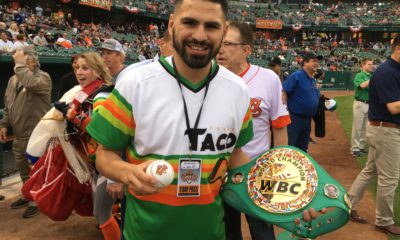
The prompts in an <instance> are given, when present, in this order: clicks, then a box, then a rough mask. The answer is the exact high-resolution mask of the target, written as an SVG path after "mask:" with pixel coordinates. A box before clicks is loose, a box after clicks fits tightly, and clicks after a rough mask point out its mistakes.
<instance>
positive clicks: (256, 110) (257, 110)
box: [250, 98, 262, 117]
mask: <svg viewBox="0 0 400 240" xmlns="http://www.w3.org/2000/svg"><path fill="white" fill-rule="evenodd" d="M260 105H261V99H259V98H252V99H251V101H250V111H251V116H252V117H258V116H260V115H261V113H262V109H261V107H260Z"/></svg>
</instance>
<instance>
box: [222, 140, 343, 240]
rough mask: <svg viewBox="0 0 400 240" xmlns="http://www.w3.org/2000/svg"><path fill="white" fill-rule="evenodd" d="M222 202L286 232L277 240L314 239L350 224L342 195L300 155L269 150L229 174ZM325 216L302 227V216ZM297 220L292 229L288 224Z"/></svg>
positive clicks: (321, 171)
mask: <svg viewBox="0 0 400 240" xmlns="http://www.w3.org/2000/svg"><path fill="white" fill-rule="evenodd" d="M221 194H222V198H223V199H224V201H225V202H226V203H228V204H229V205H231V206H232V207H234V208H235V209H237V210H239V211H241V212H244V213H246V214H249V215H250V216H253V217H256V218H258V219H261V220H263V221H266V222H269V223H273V224H275V225H277V226H279V227H282V228H284V229H286V230H287V231H288V232H283V233H282V234H280V235H279V236H278V239H285V240H290V239H298V237H304V238H315V237H317V236H320V235H322V234H325V233H328V232H332V231H334V230H336V229H338V228H340V227H342V226H344V225H345V224H346V223H347V222H348V221H349V219H350V210H351V206H350V201H349V198H348V195H347V192H346V190H345V189H344V188H343V186H342V185H340V184H339V183H338V182H337V181H336V180H335V179H333V178H332V177H331V176H329V174H328V173H327V172H325V170H324V169H322V168H321V167H320V166H319V165H318V163H317V162H316V161H315V160H314V159H313V158H312V157H311V156H310V155H308V154H307V153H305V152H303V151H302V150H300V149H298V148H296V147H291V146H282V147H276V148H272V149H270V150H268V151H266V152H265V153H263V154H261V155H260V156H258V157H257V158H255V159H254V160H253V161H251V162H249V163H247V164H245V165H243V166H241V167H238V168H236V169H232V170H230V171H229V173H228V178H227V182H226V184H225V185H224V186H223V189H222V193H221ZM309 208H314V209H315V210H316V211H320V210H322V209H323V208H327V210H328V211H327V213H325V214H322V215H320V216H319V217H318V218H316V219H314V220H312V221H309V222H305V221H303V220H302V218H303V210H304V209H309ZM296 218H299V219H301V223H300V224H299V225H296V224H295V223H294V220H295V219H296Z"/></svg>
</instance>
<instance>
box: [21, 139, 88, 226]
mask: <svg viewBox="0 0 400 240" xmlns="http://www.w3.org/2000/svg"><path fill="white" fill-rule="evenodd" d="M22 193H23V195H24V196H25V197H26V198H27V199H29V200H33V201H34V202H35V203H37V206H38V208H39V209H40V211H41V212H42V213H44V214H45V215H47V216H48V217H49V218H50V219H52V220H54V221H63V220H66V219H67V218H68V217H69V216H70V215H71V213H72V212H73V210H74V209H77V210H78V211H77V212H78V214H79V213H81V214H82V215H84V216H88V215H91V213H92V212H93V205H92V201H91V195H92V189H91V185H90V184H89V183H88V182H86V183H80V182H79V180H78V179H77V177H76V175H75V174H74V172H73V171H72V170H71V169H70V167H69V164H68V160H67V158H66V156H65V154H64V151H63V148H62V146H61V144H60V143H59V141H58V140H57V139H56V138H53V139H51V140H50V143H49V145H48V149H47V151H46V153H45V154H44V155H43V156H42V157H41V158H40V159H39V160H38V162H37V163H36V164H35V165H34V167H33V168H32V170H31V172H30V178H29V179H28V180H27V181H26V183H25V184H24V185H23V187H22ZM83 209H84V210H83Z"/></svg>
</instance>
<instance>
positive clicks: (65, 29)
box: [0, 6, 166, 61]
mask: <svg viewBox="0 0 400 240" xmlns="http://www.w3.org/2000/svg"><path fill="white" fill-rule="evenodd" d="M165 29H166V26H165V24H160V26H158V25H157V24H153V23H144V22H140V21H129V22H125V23H124V24H123V25H120V26H114V25H112V24H110V23H102V22H101V23H97V24H95V23H84V22H80V21H79V20H78V19H77V18H74V17H73V16H72V13H65V12H64V11H62V10H58V11H46V13H43V14H42V11H40V12H39V14H38V12H37V11H34V10H33V9H29V8H27V7H23V8H20V9H13V8H11V7H8V6H0V32H1V33H2V34H1V35H0V36H1V39H2V40H0V52H3V53H4V52H6V53H7V52H8V53H10V52H12V51H13V50H14V49H16V48H18V47H20V46H26V45H32V46H34V47H36V48H37V50H38V52H39V53H41V54H42V55H48V54H50V53H51V54H50V55H53V56H61V57H63V56H68V55H72V54H74V53H76V51H81V50H82V48H89V49H91V48H93V49H95V48H97V47H99V46H100V44H101V43H102V42H103V41H104V40H105V39H109V38H115V39H118V40H119V41H120V42H121V43H122V44H123V46H124V50H125V52H126V53H127V58H128V60H130V61H139V60H142V59H143V58H145V59H148V58H152V57H154V56H155V54H156V53H157V52H158V38H159V36H160V32H162V31H165ZM75 50H76V51H75ZM57 53H60V54H57Z"/></svg>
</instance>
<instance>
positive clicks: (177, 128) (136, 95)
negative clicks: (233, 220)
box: [87, 57, 253, 240]
mask: <svg viewBox="0 0 400 240" xmlns="http://www.w3.org/2000/svg"><path fill="white" fill-rule="evenodd" d="M175 75H176V74H175V71H174V68H173V65H172V59H171V58H170V57H169V58H161V59H160V61H158V62H154V63H150V64H148V65H145V66H142V67H140V68H137V69H134V70H132V72H131V73H129V74H126V72H125V73H124V74H121V76H120V77H119V79H118V81H117V85H116V87H115V89H114V90H113V92H112V93H111V95H110V96H109V97H108V98H107V100H106V101H105V102H104V104H103V107H102V108H100V109H99V111H98V112H97V113H96V114H95V115H94V116H93V119H92V121H91V122H90V124H89V126H88V127H87V131H88V132H89V133H90V134H91V135H92V136H93V138H95V139H96V140H97V141H98V142H100V143H101V144H103V145H104V146H106V147H107V148H109V149H114V150H125V149H127V150H126V156H127V161H128V162H130V163H131V164H140V163H142V162H144V161H147V160H156V159H164V160H166V161H168V162H169V163H171V164H172V166H173V168H174V171H175V177H174V181H173V182H172V184H171V185H169V186H167V187H165V188H164V189H163V190H162V191H161V192H160V193H158V194H153V195H149V196H136V195H135V194H134V193H133V191H131V190H128V193H127V207H126V212H125V213H126V214H125V216H126V217H125V229H124V236H125V237H126V238H127V239H146V240H151V239H160V238H162V239H199V240H200V239H221V240H222V239H225V229H224V224H223V215H224V213H223V207H222V200H221V197H220V196H219V191H220V187H221V182H222V181H216V182H214V183H209V180H208V178H209V176H210V174H211V172H212V171H213V169H214V167H215V165H216V163H217V161H218V160H219V159H220V158H223V157H225V158H227V159H229V156H230V154H231V153H232V151H233V149H234V148H235V147H242V146H243V145H245V144H246V143H247V142H248V141H249V140H250V139H251V138H252V136H253V130H252V118H251V113H250V110H249V107H248V106H249V102H250V98H249V94H248V90H247V87H246V85H245V84H244V82H243V81H242V80H241V79H240V78H239V77H238V76H236V75H234V74H233V73H231V72H230V71H228V70H227V69H225V68H224V67H219V66H218V65H217V64H215V63H214V62H213V64H212V69H211V73H210V80H209V79H208V78H206V79H204V80H203V81H201V82H200V83H198V84H193V83H191V82H190V81H188V80H186V79H185V78H184V77H183V76H180V77H179V78H178V79H177V78H176V77H175ZM207 82H209V84H208V91H207V94H206V96H205V97H204V95H205V90H206V88H207V87H206V86H207ZM179 85H180V86H181V88H180V86H179ZM182 94H183V96H184V98H185V101H186V103H187V110H188V117H189V120H190V124H191V125H190V127H191V128H193V126H194V122H195V119H196V117H197V114H198V112H199V110H200V108H201V106H202V104H203V107H202V111H201V117H200V120H199V124H198V127H197V135H196V136H195V138H194V139H195V140H194V141H192V144H193V146H192V151H191V153H189V145H190V144H189V138H188V135H186V130H187V126H186V124H185V113H184V105H183V99H182ZM203 99H204V100H203ZM188 160H190V161H192V162H197V163H198V165H200V166H201V171H200V172H198V173H194V174H193V173H192V175H191V176H189V178H187V176H186V178H185V180H182V179H184V178H183V177H182V175H180V174H179V173H180V170H182V169H183V168H182V162H184V161H188ZM182 171H183V170H182ZM221 177H223V175H222V176H221ZM213 179H215V178H213ZM221 179H222V178H221ZM180 181H187V182H186V183H188V184H190V182H192V181H193V182H196V181H198V182H199V188H198V190H199V196H191V195H186V196H184V197H182V195H181V194H182V192H181V188H180V187H179V186H180V185H179V184H180V183H182V182H180Z"/></svg>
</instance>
